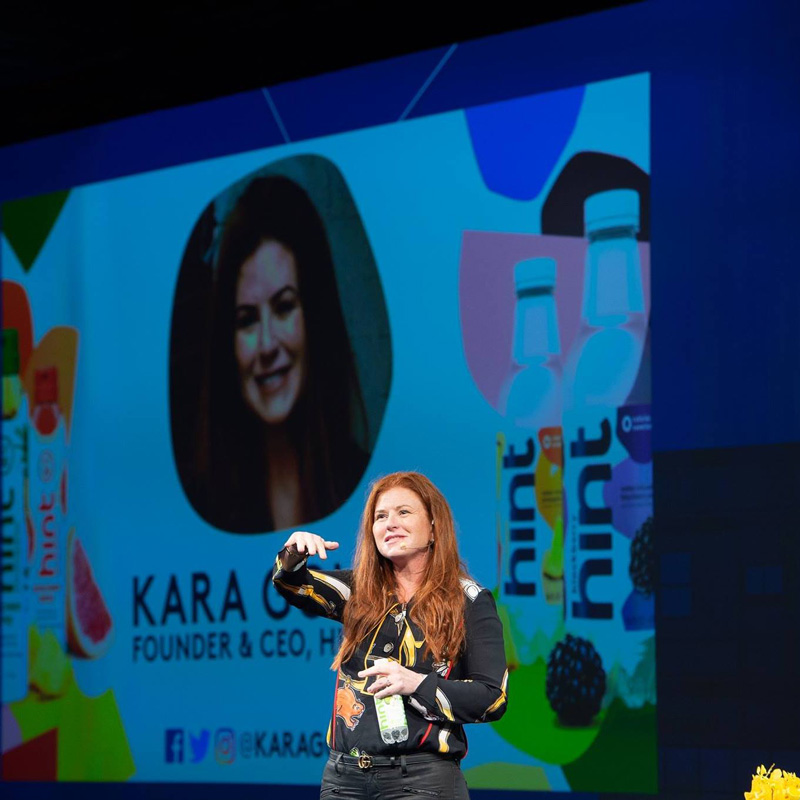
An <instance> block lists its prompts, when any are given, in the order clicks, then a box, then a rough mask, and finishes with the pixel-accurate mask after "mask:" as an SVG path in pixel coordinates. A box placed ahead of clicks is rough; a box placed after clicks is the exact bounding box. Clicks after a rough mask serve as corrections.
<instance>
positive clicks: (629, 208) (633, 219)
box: [583, 189, 639, 234]
mask: <svg viewBox="0 0 800 800" xmlns="http://www.w3.org/2000/svg"><path fill="white" fill-rule="evenodd" d="M583 219H584V225H585V228H586V233H587V234H589V233H592V232H593V231H602V230H608V229H609V228H630V227H634V228H636V230H639V193H638V192H637V191H636V190H635V189H612V190H611V191H609V192H600V193H599V194H593V195H592V196H591V197H587V198H586V202H585V203H584V206H583Z"/></svg>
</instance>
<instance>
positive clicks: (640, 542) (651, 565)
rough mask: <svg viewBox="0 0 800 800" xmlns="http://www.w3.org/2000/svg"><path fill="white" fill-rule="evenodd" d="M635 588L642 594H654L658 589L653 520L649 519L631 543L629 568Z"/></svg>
mask: <svg viewBox="0 0 800 800" xmlns="http://www.w3.org/2000/svg"><path fill="white" fill-rule="evenodd" d="M628 572H629V574H630V576H631V582H632V583H633V588H634V589H636V591H637V592H640V593H641V594H652V593H653V591H654V590H655V588H656V552H655V542H654V540H653V518H652V517H648V518H647V519H646V520H645V521H644V522H643V523H642V527H641V528H639V530H638V531H636V535H635V536H634V537H633V540H632V541H631V563H630V566H629V567H628Z"/></svg>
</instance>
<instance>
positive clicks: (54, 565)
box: [1, 74, 657, 793]
mask: <svg viewBox="0 0 800 800" xmlns="http://www.w3.org/2000/svg"><path fill="white" fill-rule="evenodd" d="M649 137H650V105H649V77H648V75H646V74H636V75H630V76H626V77H621V78H616V79H614V80H608V81H603V82H598V83H591V84H587V85H582V86H575V87H572V88H568V89H563V90H561V91H557V92H550V93H546V94H540V95H534V96H527V97H520V98H516V99H511V100H506V101H504V102H500V103H495V104H491V105H483V106H476V107H471V108H464V109H461V110H456V111H451V112H448V113H443V114H438V115H435V116H429V117H423V118H418V119H414V120H407V121H402V122H397V123H394V124H390V125H384V126H380V127H374V128H367V129H363V130H359V131H353V132H346V133H341V134H337V135H334V136H329V137H325V138H321V139H313V140H307V141H303V142H299V143H290V144H286V145H283V146H277V147H272V148H268V149H263V150H257V151H251V152H247V153H243V154H237V155H231V156H226V157H221V158H215V159H211V160H207V161H201V162H197V163H191V164H187V165H183V166H178V167H173V168H170V169H164V170H160V171H155V172H149V173H142V174H137V175H133V176H129V177H125V178H119V179H115V180H110V181H106V182H102V183H94V184H90V185H85V186H79V187H75V188H73V189H71V190H70V191H64V192H60V193H58V194H55V195H47V196H41V197H33V198H26V199H24V200H19V201H12V202H8V203H6V204H4V207H3V237H2V254H1V255H2V265H3V307H4V319H3V327H4V333H3V365H4V372H3V508H4V512H3V513H4V520H3V548H4V582H3V639H2V646H3V652H2V665H3V676H2V678H3V680H2V687H3V688H2V691H3V697H2V715H3V716H2V750H3V770H4V775H6V776H9V775H13V774H14V769H15V765H17V764H29V763H30V762H31V759H33V760H35V762H36V764H37V765H38V766H37V769H40V770H41V772H40V773H38V777H39V779H40V780H58V781H142V782H170V781H176V782H182V783H186V782H211V783H213V782H233V783H281V784H286V783H297V784H313V783H317V782H318V778H319V775H320V774H321V772H322V768H323V764H324V761H325V759H326V758H327V746H326V742H325V736H326V726H327V724H328V718H329V715H330V708H331V703H332V699H333V690H334V682H335V676H334V674H333V673H332V672H329V671H328V668H329V665H330V663H331V661H332V659H333V656H334V654H335V651H336V648H337V642H338V635H339V631H338V629H337V626H336V625H335V624H334V623H332V622H330V621H326V620H324V619H311V618H307V617H305V616H304V615H303V614H301V613H300V612H299V611H296V610H294V609H289V608H288V607H287V606H286V604H285V602H284V601H283V600H282V599H281V598H280V597H279V596H278V595H277V594H276V593H275V591H274V589H273V588H272V587H271V585H270V574H271V569H272V565H273V562H274V557H275V553H276V552H277V551H278V550H279V549H280V547H281V546H282V544H283V542H284V541H285V539H286V537H287V534H288V531H291V530H293V529H296V528H302V529H306V530H312V531H314V532H317V533H319V534H321V535H323V536H324V537H325V538H327V539H334V540H337V541H339V542H340V543H341V547H340V549H339V550H338V551H337V553H336V556H335V558H334V561H335V562H337V563H338V564H339V565H341V566H346V565H348V564H349V562H350V559H351V556H352V551H353V545H354V542H355V532H356V530H357V527H358V521H359V516H360V511H361V508H362V505H363V502H364V498H365V495H366V492H367V490H368V487H369V484H370V482H371V481H372V480H374V479H375V478H376V477H378V476H380V475H383V474H386V473H388V472H393V471H395V470H400V469H412V470H419V471H422V472H424V473H426V474H427V475H428V476H429V477H430V478H431V479H432V480H433V481H434V482H435V483H436V484H437V485H438V486H439V487H440V488H441V489H442V490H443V492H444V494H445V495H446V496H447V498H448V500H449V501H450V503H451V505H452V508H453V512H454V515H455V518H456V521H457V523H458V532H459V537H460V547H461V552H462V555H463V557H464V559H465V561H466V564H467V566H468V568H469V570H470V572H471V574H472V575H473V577H474V578H475V579H476V580H477V581H478V582H479V583H480V584H482V585H483V586H485V587H487V588H489V589H491V590H492V591H493V592H494V594H495V598H496V600H497V605H498V609H499V611H500V614H501V617H502V619H503V623H504V629H505V637H506V651H507V658H508V665H509V670H510V678H509V710H508V712H507V713H506V715H505V716H504V717H503V718H502V719H501V720H500V721H498V722H496V723H492V724H481V725H472V726H469V727H468V729H467V734H468V736H469V741H470V750H469V755H468V757H467V759H466V760H465V761H464V763H463V765H462V766H463V769H464V771H465V775H466V778H467V781H468V783H469V785H470V786H471V787H473V788H495V789H528V790H544V791H546V790H553V791H581V792H621V791H626V792H640V793H647V792H655V791H656V789H657V775H656V761H657V759H656V715H655V709H656V694H655V687H656V682H655V630H654V614H653V590H654V581H655V578H654V570H655V566H654V564H655V560H654V555H653V536H652V457H651V447H650V431H651V417H650V401H651V398H650V366H651V365H650V346H649V314H650V259H649V253H650V244H649V242H650V219H649V207H650V203H649V197H650V195H649V173H650V149H649ZM293 204H294V205H293ZM248 206H249V207H250V210H251V211H252V209H253V208H256V209H259V208H273V207H274V208H276V209H279V210H282V211H283V212H286V213H284V216H286V217H287V218H289V217H290V218H291V219H290V220H289V221H288V222H285V225H287V226H289V227H293V228H297V229H298V231H299V232H296V233H297V235H296V240H297V244H296V246H295V247H294V256H295V262H296V263H295V267H296V270H295V276H296V278H297V280H298V281H299V283H300V285H301V294H302V298H303V299H302V305H303V315H304V316H303V323H304V324H303V325H302V326H301V328H298V327H297V326H295V327H294V328H292V326H291V325H290V324H289V323H286V324H285V325H284V327H283V329H282V332H281V333H280V335H279V336H278V338H279V339H280V341H279V342H278V343H277V344H275V343H265V342H263V341H258V342H257V341H254V340H253V337H252V336H249V334H248V325H249V324H250V321H249V320H248V319H247V318H246V316H245V317H241V316H240V314H239V311H238V310H236V309H235V308H234V304H235V302H236V292H237V291H238V289H237V286H238V285H239V284H238V283H237V274H239V273H236V272H234V273H231V272H230V270H231V269H233V270H236V269H239V267H240V265H241V258H239V259H237V257H236V253H237V252H239V251H244V250H246V249H247V247H246V244H242V242H243V241H244V239H245V238H246V237H247V236H251V237H252V236H256V237H257V238H258V237H260V238H261V240H262V241H263V240H268V239H270V237H272V236H277V234H273V233H263V232H256V233H255V234H254V233H253V232H252V231H248V230H246V228H247V226H246V225H245V223H243V222H242V219H243V218H244V217H245V216H246V213H245V209H246V207H248ZM289 208H291V209H292V211H291V213H288V212H287V211H286V209H289ZM277 213H278V212H275V214H277ZM256 216H258V215H257V214H256ZM282 224H284V223H282ZM293 235H294V234H293ZM237 237H238V238H237ZM312 240H313V241H312ZM309 242H311V244H309ZM314 242H316V244H314ZM301 251H302V252H303V253H305V255H303V256H301V255H300V252H301ZM320 253H321V254H322V255H320ZM250 254H251V253H249V252H247V253H245V255H250ZM267 273H268V270H267V271H266V272H262V273H261V280H262V284H261V285H259V287H257V289H258V291H267V292H268V288H267V289H265V288H264V285H263V282H264V281H266V282H267V284H269V282H270V281H277V280H278V278H276V277H275V275H273V274H271V273H270V274H267ZM269 285H270V286H271V285H273V284H269ZM276 285H277V284H276ZM270 296H271V295H270ZM290 305H291V302H289V303H288V305H287V304H284V305H282V306H280V307H276V308H274V309H272V310H273V311H275V313H276V314H277V315H278V316H279V317H280V316H281V315H283V316H282V317H281V318H282V319H284V321H285V319H288V317H289V316H291V314H292V313H294V312H293V310H292V309H291V308H290V307H289V306H290ZM237 308H238V306H237ZM290 329H291V330H290ZM270 347H272V348H273V350H271V351H270V354H268V355H264V352H265V351H266V350H269V348H270ZM275 354H277V355H275ZM273 358H274V359H275V360H274V361H271V360H270V359H273ZM299 364H302V365H303V367H302V368H303V370H304V371H305V372H304V378H303V381H302V382H301V384H302V388H297V386H295V387H294V389H292V386H293V384H292V381H293V376H292V373H293V371H296V370H298V369H299V367H298V365H299ZM254 365H255V366H254ZM301 384H298V385H301ZM253 387H255V388H253ZM265 387H266V388H265ZM309 387H314V393H313V397H312V392H311V390H310V389H309ZM248 391H250V392H251V395H250V401H248ZM253 397H255V399H253ZM265 397H267V398H268V399H267V400H265V399H264V398H265ZM275 398H277V400H276V399H275ZM281 403H283V406H281ZM295 404H300V405H295ZM279 406H281V407H280V408H279ZM301 407H302V409H303V413H304V414H306V416H305V417H304V418H303V419H305V420H310V422H308V424H307V425H304V426H302V427H303V428H304V430H301V431H299V432H298V434H297V437H296V439H295V440H293V441H294V444H293V445H292V446H293V447H295V448H296V449H297V452H299V453H301V460H302V461H303V463H304V464H305V465H306V469H305V471H303V473H302V481H301V483H300V489H299V497H298V498H297V500H296V502H295V503H294V504H293V505H291V504H290V506H289V507H287V506H286V504H285V503H282V502H281V496H282V495H281V491H280V487H279V486H277V485H276V484H275V483H273V482H271V480H270V477H269V476H270V474H271V473H270V469H269V464H270V463H272V464H273V467H272V474H274V472H275V469H276V468H275V466H274V464H275V463H276V462H270V461H269V459H270V457H271V456H270V453H271V451H269V447H268V441H269V439H268V435H267V434H266V433H265V432H264V430H265V428H268V426H269V425H270V423H271V419H272V418H271V416H270V415H278V416H280V415H281V414H291V413H296V414H297V413H299V411H296V409H297V408H301ZM251 412H255V413H251ZM305 428H308V429H309V430H310V429H312V428H313V429H314V431H316V430H317V429H319V430H321V431H322V433H319V434H317V433H315V432H311V433H309V432H308V431H307V430H305ZM267 451H269V452H267ZM309 454H313V457H311V455H309ZM272 455H274V454H272ZM298 687H302V688H301V689H299V688H298ZM576 687H577V688H576ZM341 713H342V715H347V714H348V713H352V710H350V712H348V710H347V709H342V712H341ZM34 754H35V755H34ZM622 765H624V768H622Z"/></svg>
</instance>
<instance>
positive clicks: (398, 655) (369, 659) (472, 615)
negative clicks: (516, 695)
mask: <svg viewBox="0 0 800 800" xmlns="http://www.w3.org/2000/svg"><path fill="white" fill-rule="evenodd" d="M299 558H301V557H300V556H297V555H295V554H292V553H288V554H286V553H285V554H284V559H285V563H286V566H285V567H284V564H283V563H282V560H281V555H279V556H278V559H277V561H276V564H275V570H274V572H273V576H272V580H273V582H274V584H275V587H276V588H277V590H278V591H279V592H280V593H281V594H282V595H283V596H284V597H285V598H286V599H287V600H288V601H289V602H290V603H291V604H292V605H294V606H296V607H298V608H301V609H303V610H304V611H307V612H310V613H314V614H318V615H320V616H324V617H328V618H330V619H333V620H337V621H338V622H341V620H342V614H343V612H344V606H345V603H346V602H347V600H348V598H349V597H350V585H351V580H352V571H351V570H332V571H322V570H316V569H308V567H307V566H306V563H305V560H304V559H303V560H301V561H299V563H297V560H298V559H299ZM461 584H462V588H463V590H464V603H465V608H464V625H465V626H466V646H465V649H464V651H463V653H462V654H461V656H460V657H459V658H458V659H456V660H455V661H446V662H440V663H434V661H433V656H432V655H431V654H430V653H426V655H425V656H424V657H423V650H424V644H425V640H424V637H423V634H422V631H421V630H420V629H419V628H418V627H417V626H416V624H415V623H414V603H413V600H412V601H411V602H410V603H409V604H408V606H407V607H406V606H403V605H401V604H400V603H395V604H394V605H393V606H392V607H391V608H390V609H389V611H388V613H387V614H386V616H385V617H384V618H383V620H382V622H381V623H380V625H379V626H378V627H377V628H375V630H373V631H372V633H371V634H370V635H369V636H367V637H366V638H365V639H364V640H363V641H362V642H361V644H360V645H359V646H358V648H357V650H356V652H355V654H354V655H353V656H352V657H351V658H350V659H349V660H348V661H347V662H346V663H345V664H343V665H342V668H341V669H340V670H339V674H338V677H337V680H336V691H335V698H334V708H333V713H332V717H331V722H330V725H329V727H328V737H327V739H328V746H329V747H330V748H331V750H334V751H337V752H343V753H349V754H350V755H354V756H360V755H362V754H364V753H368V754H370V755H394V754H401V753H411V752H434V753H441V754H446V755H447V756H448V757H450V758H456V759H460V758H463V757H464V756H465V755H466V753H467V738H466V735H465V734H464V729H463V727H462V726H463V724H464V723H465V722H491V721H492V720H496V719H499V718H500V717H501V716H503V713H504V712H505V710H506V686H507V683H508V671H507V669H506V658H505V651H504V648H503V627H502V624H501V622H500V619H499V617H498V616H497V610H496V608H495V602H494V597H492V594H491V592H489V591H488V590H487V589H483V588H482V587H480V586H478V584H477V583H474V582H473V581H470V580H462V582H461ZM379 658H390V659H392V658H393V659H396V660H397V661H399V662H400V664H401V665H402V666H404V667H407V668H408V669H413V670H414V671H415V672H421V673H423V674H424V675H425V679H424V680H423V681H422V683H420V685H419V687H418V689H417V691H416V692H414V694H412V695H410V696H408V697H404V698H403V700H404V705H405V712H406V718H407V720H408V737H407V738H406V739H405V740H404V741H402V742H393V743H392V744H386V743H385V742H384V740H383V738H382V736H381V731H380V728H379V724H378V717H377V712H376V708H375V698H374V697H373V696H372V695H371V694H369V693H367V692H366V691H365V688H366V686H367V685H371V683H372V682H373V681H374V680H375V678H374V677H370V678H359V677H358V673H359V671H360V670H363V669H366V668H367V667H370V666H372V664H373V663H374V661H375V660H377V659H379Z"/></svg>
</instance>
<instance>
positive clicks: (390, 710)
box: [374, 694, 408, 744]
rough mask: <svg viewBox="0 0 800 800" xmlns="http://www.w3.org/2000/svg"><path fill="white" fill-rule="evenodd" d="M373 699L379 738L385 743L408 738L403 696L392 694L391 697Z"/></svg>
mask: <svg viewBox="0 0 800 800" xmlns="http://www.w3.org/2000/svg"><path fill="white" fill-rule="evenodd" d="M374 699H375V711H376V712H377V714H378V727H379V728H380V731H381V739H383V741H384V742H385V743H386V744H395V743H397V742H404V741H406V739H408V719H407V718H406V707H405V703H404V702H403V698H402V697H401V696H400V695H399V694H393V695H391V697H376V698H374Z"/></svg>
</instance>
